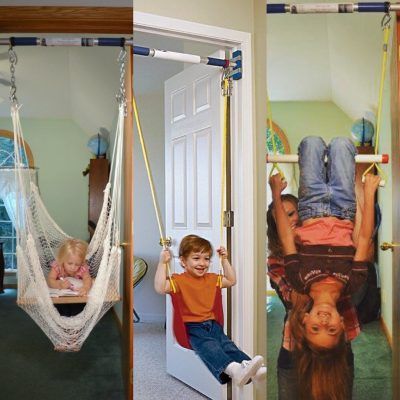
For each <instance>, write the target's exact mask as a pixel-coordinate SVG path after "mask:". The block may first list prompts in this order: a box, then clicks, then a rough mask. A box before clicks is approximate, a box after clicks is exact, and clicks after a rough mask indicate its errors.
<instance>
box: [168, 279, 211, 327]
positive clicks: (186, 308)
mask: <svg viewBox="0 0 400 400" xmlns="http://www.w3.org/2000/svg"><path fill="white" fill-rule="evenodd" d="M172 278H173V279H174V282H175V283H176V286H177V287H178V291H179V292H180V293H181V294H182V299H183V306H182V309H181V315H182V319H183V322H203V321H207V320H209V319H213V320H215V315H214V312H213V308H214V302H215V293H216V290H217V278H218V275H217V274H213V273H208V274H205V275H204V276H202V277H199V278H195V277H193V276H191V275H189V274H188V273H187V272H184V273H182V274H173V275H172Z"/></svg>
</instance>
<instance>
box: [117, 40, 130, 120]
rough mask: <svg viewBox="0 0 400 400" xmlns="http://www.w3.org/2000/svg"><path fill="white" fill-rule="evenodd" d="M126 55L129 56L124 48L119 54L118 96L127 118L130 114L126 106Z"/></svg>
mask: <svg viewBox="0 0 400 400" xmlns="http://www.w3.org/2000/svg"><path fill="white" fill-rule="evenodd" d="M126 54H127V51H126V49H125V47H122V48H121V51H120V53H119V56H118V62H119V68H120V69H119V72H120V76H119V83H120V86H119V92H118V94H117V101H118V104H120V105H123V106H124V116H125V117H126V116H127V114H128V108H127V104H126V89H125V73H126Z"/></svg>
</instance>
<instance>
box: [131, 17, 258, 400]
mask: <svg viewBox="0 0 400 400" xmlns="http://www.w3.org/2000/svg"><path fill="white" fill-rule="evenodd" d="M133 21H134V22H133V32H134V33H135V32H146V33H152V34H158V35H161V36H169V37H176V38H182V39H190V40H194V41H199V42H206V43H211V44H216V45H221V46H224V47H225V48H232V49H239V50H241V51H242V57H243V61H242V72H243V77H242V79H241V80H238V81H234V87H233V91H234V94H233V96H232V99H231V105H232V113H231V114H232V122H231V146H232V149H231V153H232V154H231V157H232V170H231V174H232V210H233V211H234V213H235V226H234V227H233V229H232V255H231V256H232V264H233V265H234V266H235V267H236V273H237V282H238V283H237V285H236V286H234V287H233V291H232V316H233V318H232V339H233V340H234V341H235V343H236V344H237V345H238V346H239V347H240V348H241V349H243V350H244V351H245V352H247V353H248V354H249V355H250V356H252V355H254V354H255V351H256V344H257V337H256V332H257V331H256V329H257V314H256V311H257V304H256V302H255V299H256V295H257V281H256V271H257V257H256V256H257V253H256V249H257V242H256V239H257V238H256V228H257V221H256V217H257V210H256V209H255V204H256V173H255V167H254V166H255V163H256V136H255V132H254V130H255V107H254V106H253V99H254V94H253V65H252V59H253V57H252V43H251V34H250V33H247V32H241V31H236V30H231V29H226V28H221V27H216V26H210V25H204V24H200V23H196V22H190V21H185V20H180V19H175V18H170V17H164V16H159V15H154V14H149V13H144V12H137V11H134V16H133ZM138 45H140V44H139V43H138ZM210 68H213V67H211V66H210ZM250 386H251V385H247V387H245V388H244V389H241V390H240V391H236V390H235V393H237V395H236V394H235V398H237V399H253V397H252V390H251V388H250Z"/></svg>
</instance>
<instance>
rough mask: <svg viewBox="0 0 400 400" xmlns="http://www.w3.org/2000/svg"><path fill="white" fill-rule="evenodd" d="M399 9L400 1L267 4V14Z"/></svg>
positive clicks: (339, 12) (386, 11) (375, 11)
mask: <svg viewBox="0 0 400 400" xmlns="http://www.w3.org/2000/svg"><path fill="white" fill-rule="evenodd" d="M390 11H400V3H389V2H372V3H366V2H363V3H305V4H285V3H276V4H267V14H285V13H289V14H329V13H338V14H341V13H345V14H348V13H354V12H359V13H386V14H387V13H389V12H390Z"/></svg>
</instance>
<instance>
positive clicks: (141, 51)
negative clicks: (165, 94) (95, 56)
mask: <svg viewBox="0 0 400 400" xmlns="http://www.w3.org/2000/svg"><path fill="white" fill-rule="evenodd" d="M133 54H136V55H138V56H144V57H152V58H160V59H162V60H170V61H181V62H186V63H191V64H205V65H211V66H215V67H221V68H230V67H231V68H232V71H231V73H230V76H231V77H232V79H234V80H238V79H240V78H241V77H242V74H241V73H242V52H241V51H240V50H237V51H234V52H233V54H232V58H231V59H223V58H214V57H201V56H198V55H195V54H186V53H177V52H175V51H168V50H158V49H152V48H149V47H142V46H133Z"/></svg>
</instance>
